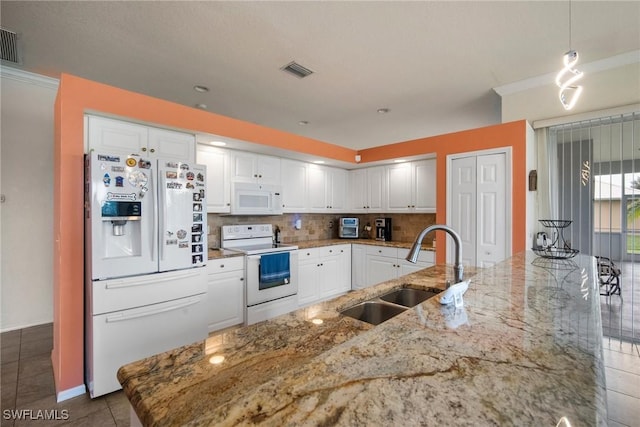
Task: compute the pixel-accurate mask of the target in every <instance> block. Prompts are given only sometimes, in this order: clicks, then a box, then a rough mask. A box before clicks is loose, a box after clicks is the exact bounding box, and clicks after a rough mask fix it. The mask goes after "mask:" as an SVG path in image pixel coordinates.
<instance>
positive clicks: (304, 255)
mask: <svg viewBox="0 0 640 427" xmlns="http://www.w3.org/2000/svg"><path fill="white" fill-rule="evenodd" d="M319 256H320V248H309V249H299V250H298V260H299V261H304V260H306V259H316V258H318V257H319Z"/></svg>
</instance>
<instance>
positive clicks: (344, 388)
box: [118, 252, 607, 426]
mask: <svg viewBox="0 0 640 427" xmlns="http://www.w3.org/2000/svg"><path fill="white" fill-rule="evenodd" d="M474 273H475V272H474V271H472V269H468V270H467V272H466V275H465V277H471V284H470V287H469V290H468V291H467V293H466V294H465V295H464V301H465V306H464V308H462V309H455V308H454V307H450V306H441V305H440V304H439V302H438V297H435V298H431V299H429V300H427V301H425V302H423V303H421V304H419V305H418V306H416V307H414V308H412V309H409V310H407V311H405V312H403V313H401V314H400V315H398V316H396V317H394V318H392V319H390V320H388V321H387V322H384V323H382V324H380V325H378V326H372V325H370V324H367V323H364V322H360V321H358V320H354V319H351V318H349V317H345V316H342V315H340V314H339V311H340V310H342V309H344V308H347V307H349V306H351V305H353V304H355V303H357V302H359V301H363V300H366V299H369V298H371V297H374V296H378V295H382V294H384V293H386V292H388V291H389V290H390V289H394V288H398V287H402V286H410V287H416V288H423V287H439V288H443V283H444V282H445V280H447V279H450V278H451V276H452V273H451V269H450V268H449V267H446V266H439V265H438V266H434V267H431V268H427V269H424V270H421V271H419V272H416V273H413V274H411V275H407V276H403V277H401V278H399V279H396V280H391V281H389V282H385V283H383V284H380V285H377V286H374V287H371V288H367V289H362V290H358V291H354V292H350V293H348V294H346V295H343V296H341V297H338V298H335V299H333V300H331V301H327V302H324V303H321V304H317V305H313V306H310V307H307V308H303V309H300V310H297V311H295V312H293V313H290V314H287V315H284V316H280V317H277V318H275V319H272V320H269V321H265V322H261V323H258V324H255V325H251V326H248V327H243V328H239V329H235V330H232V331H228V332H226V333H221V334H218V335H214V336H212V337H210V338H209V339H207V340H206V341H204V342H199V343H195V344H193V345H190V346H185V347H181V348H178V349H174V350H172V351H168V352H165V353H162V354H159V355H155V356H152V357H149V358H147V359H143V360H141V361H138V362H134V363H131V364H128V365H125V366H124V367H122V368H121V369H120V370H119V371H118V379H119V380H120V383H121V384H122V386H123V389H124V392H125V394H126V396H127V397H128V399H129V401H130V402H131V405H132V407H133V408H134V410H135V412H136V414H137V416H138V418H139V419H140V420H141V421H142V423H143V424H144V425H153V426H178V425H179V426H183V425H238V424H265V425H274V426H285V425H291V426H297V425H321V424H322V425H416V424H425V425H440V424H446V425H456V426H466V425H469V426H477V425H545V426H555V425H556V424H557V423H558V421H559V420H560V419H561V417H566V418H567V419H568V420H569V421H570V422H571V425H574V426H578V425H589V426H594V425H598V426H599V425H602V426H604V425H606V419H607V413H606V389H605V379H604V367H603V363H602V332H601V321H600V317H599V316H600V310H599V292H598V287H597V280H596V276H595V261H594V259H593V258H592V257H588V256H583V255H578V256H577V257H576V258H574V259H571V260H566V261H562V262H553V260H546V259H542V258H537V257H535V255H533V254H532V253H530V252H527V253H522V254H518V255H516V256H514V257H512V258H511V259H509V260H507V261H504V262H502V263H500V264H498V265H497V266H494V267H491V268H487V269H484V270H480V271H478V272H477V274H475V275H474ZM313 319H322V320H323V322H322V323H321V324H316V323H314V322H312V320H313ZM214 356H217V358H216V357H214ZM222 357H224V360H223V361H222V363H219V364H214V363H211V362H214V361H216V360H220V359H221V358H222Z"/></svg>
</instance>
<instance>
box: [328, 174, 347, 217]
mask: <svg viewBox="0 0 640 427" xmlns="http://www.w3.org/2000/svg"><path fill="white" fill-rule="evenodd" d="M328 171H329V173H328V180H329V185H328V186H327V189H328V192H329V193H328V194H329V196H328V197H327V198H328V202H329V206H330V208H329V210H330V211H332V212H347V190H348V186H347V183H348V181H349V174H348V173H347V171H346V170H344V169H337V168H328Z"/></svg>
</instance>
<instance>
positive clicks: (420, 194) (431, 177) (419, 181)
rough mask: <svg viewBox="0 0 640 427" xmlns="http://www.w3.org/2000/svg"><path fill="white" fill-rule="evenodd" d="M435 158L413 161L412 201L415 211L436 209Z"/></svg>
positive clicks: (433, 210)
mask: <svg viewBox="0 0 640 427" xmlns="http://www.w3.org/2000/svg"><path fill="white" fill-rule="evenodd" d="M436 188H437V187H436V159H428V160H421V161H419V162H414V163H413V201H412V207H413V208H414V210H415V211H416V212H435V211H436Z"/></svg>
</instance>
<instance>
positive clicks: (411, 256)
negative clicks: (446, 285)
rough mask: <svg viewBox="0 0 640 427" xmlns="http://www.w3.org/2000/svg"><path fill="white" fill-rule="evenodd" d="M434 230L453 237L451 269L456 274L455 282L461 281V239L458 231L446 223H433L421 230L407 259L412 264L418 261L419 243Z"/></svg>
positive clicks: (462, 268)
mask: <svg viewBox="0 0 640 427" xmlns="http://www.w3.org/2000/svg"><path fill="white" fill-rule="evenodd" d="M435 230H441V231H446V232H447V233H449V235H450V236H451V237H452V238H453V242H454V243H455V244H456V261H455V264H454V266H453V271H454V273H455V276H456V281H455V283H460V282H462V273H463V271H464V267H462V240H461V239H460V236H459V235H458V233H456V232H455V231H454V230H453V228H451V227H449V226H448V225H440V224H434V225H432V226H429V227H427V228H425V229H424V230H422V231H421V232H420V234H419V235H418V237H416V240H415V241H414V242H413V246H411V250H410V251H409V254H408V255H407V261H409V262H412V263H414V264H415V263H416V262H417V261H418V254H419V253H420V245H422V240H423V239H424V236H426V235H427V234H428V233H430V232H432V231H435Z"/></svg>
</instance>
